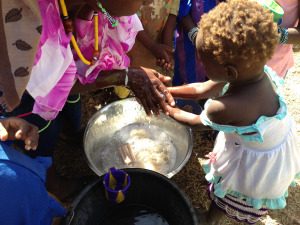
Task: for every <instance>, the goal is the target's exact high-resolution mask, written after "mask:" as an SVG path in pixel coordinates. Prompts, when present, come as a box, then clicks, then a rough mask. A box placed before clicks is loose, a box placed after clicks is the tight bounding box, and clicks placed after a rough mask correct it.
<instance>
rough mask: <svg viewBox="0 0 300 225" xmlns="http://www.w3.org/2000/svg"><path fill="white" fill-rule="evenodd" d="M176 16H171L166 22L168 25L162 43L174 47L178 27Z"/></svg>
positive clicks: (164, 30)
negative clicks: (173, 42)
mask: <svg viewBox="0 0 300 225" xmlns="http://www.w3.org/2000/svg"><path fill="white" fill-rule="evenodd" d="M176 18H177V17H176V16H175V15H173V14H170V15H169V17H168V20H167V22H166V25H165V27H164V29H163V32H162V43H163V44H166V45H169V46H172V41H173V35H174V31H175V27H176Z"/></svg>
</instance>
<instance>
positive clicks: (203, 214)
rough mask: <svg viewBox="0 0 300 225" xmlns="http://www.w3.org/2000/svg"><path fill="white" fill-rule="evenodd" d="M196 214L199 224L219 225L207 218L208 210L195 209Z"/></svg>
mask: <svg viewBox="0 0 300 225" xmlns="http://www.w3.org/2000/svg"><path fill="white" fill-rule="evenodd" d="M195 212H196V216H197V219H198V222H199V225H220V223H218V222H214V221H210V220H209V218H208V211H204V210H200V209H195Z"/></svg>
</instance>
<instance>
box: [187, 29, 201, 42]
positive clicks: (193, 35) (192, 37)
mask: <svg viewBox="0 0 300 225" xmlns="http://www.w3.org/2000/svg"><path fill="white" fill-rule="evenodd" d="M198 31H199V28H198V27H194V28H192V29H191V30H190V31H189V33H188V37H189V39H190V40H191V42H192V43H193V45H195V39H196V37H197V34H198Z"/></svg>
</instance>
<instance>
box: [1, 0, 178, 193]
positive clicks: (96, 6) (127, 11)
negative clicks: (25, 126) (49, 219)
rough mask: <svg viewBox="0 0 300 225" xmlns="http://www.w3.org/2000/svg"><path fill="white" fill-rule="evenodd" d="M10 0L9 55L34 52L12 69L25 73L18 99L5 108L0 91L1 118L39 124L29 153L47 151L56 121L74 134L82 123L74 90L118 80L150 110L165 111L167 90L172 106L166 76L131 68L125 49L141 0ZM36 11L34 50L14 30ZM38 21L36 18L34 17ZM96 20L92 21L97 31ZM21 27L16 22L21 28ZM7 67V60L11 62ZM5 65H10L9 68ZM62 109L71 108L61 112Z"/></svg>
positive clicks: (6, 26)
mask: <svg viewBox="0 0 300 225" xmlns="http://www.w3.org/2000/svg"><path fill="white" fill-rule="evenodd" d="M15 1H16V0H14V2H15ZM16 2H17V3H18V4H21V5H18V7H12V6H11V7H10V4H3V5H2V6H4V5H5V7H2V8H0V10H1V13H2V15H3V17H1V18H5V19H4V20H3V21H0V22H2V24H4V28H3V26H0V29H2V30H5V32H0V33H1V35H3V34H8V33H9V31H14V32H15V33H17V35H16V34H15V35H11V36H10V37H6V45H7V46H6V47H7V49H8V50H7V55H8V56H10V55H11V54H12V53H15V55H16V57H17V58H21V59H30V57H29V55H26V53H27V52H30V51H31V52H32V51H33V50H34V51H36V54H34V57H35V58H33V59H32V64H33V66H32V67H30V66H28V65H26V66H23V67H22V68H25V70H24V69H23V70H16V71H15V70H12V71H14V72H11V74H14V75H15V77H16V74H17V75H18V77H21V76H22V79H24V77H30V78H29V79H28V80H26V82H28V83H26V84H27V86H26V91H27V93H25V94H23V95H19V98H20V96H21V97H22V99H21V103H20V104H19V105H18V106H17V107H15V105H16V104H15V102H16V101H14V105H13V106H11V104H10V102H11V101H9V100H8V97H9V96H8V91H7V93H6V90H5V89H0V91H2V92H3V95H2V96H1V97H0V104H1V107H0V110H1V111H2V115H3V116H5V117H10V116H18V117H22V118H23V119H25V120H27V121H28V122H30V123H32V124H34V125H36V126H37V127H38V129H39V135H40V137H39V144H38V148H37V149H36V150H35V151H32V150H31V151H26V154H27V155H29V156H30V157H37V156H52V155H53V151H54V148H55V143H56V140H57V138H58V135H59V134H60V132H61V129H62V122H61V121H62V119H67V120H69V121H68V122H69V123H71V125H72V128H73V131H74V133H75V132H77V131H78V130H79V129H80V125H81V105H80V96H79V93H82V92H85V91H94V90H98V89H101V88H106V87H112V86H116V85H117V86H127V87H129V88H130V89H131V90H132V92H133V93H134V94H135V96H136V97H137V98H138V99H139V101H140V102H141V104H142V105H143V106H144V108H145V111H146V113H147V114H148V115H151V114H152V113H153V114H156V115H158V114H159V110H158V108H159V107H160V108H161V109H162V111H163V112H164V113H165V114H166V115H167V114H168V110H167V106H166V101H165V100H164V98H163V97H162V95H161V94H160V93H159V92H161V93H163V94H164V95H165V97H166V99H167V101H168V102H169V103H170V104H172V105H174V104H175V102H174V100H173V98H172V96H171V94H170V93H169V91H168V90H167V88H166V87H165V86H164V85H163V83H162V82H166V81H170V80H171V78H169V77H164V76H163V75H161V74H159V73H157V72H156V71H154V70H152V69H148V68H143V67H138V68H129V66H130V60H129V58H128V57H127V55H126V52H128V51H129V50H130V49H131V47H132V46H133V44H134V42H135V37H136V34H137V33H138V31H140V30H141V29H142V26H141V24H140V21H139V19H138V17H137V16H136V15H135V12H137V11H138V10H139V8H140V7H141V5H142V2H143V1H142V0H98V1H97V0H65V1H62V0H37V3H38V7H37V10H36V8H32V7H30V4H29V3H28V2H32V1H29V0H23V1H16ZM26 2H27V3H26ZM64 3H65V6H66V11H67V14H68V16H69V17H68V18H64V17H63V16H62V14H64V13H65V12H64V10H62V9H63V7H62V6H64ZM22 4H23V5H22ZM35 4H36V2H35ZM37 11H39V12H40V13H37ZM94 12H95V13H94ZM34 13H35V14H36V18H40V20H38V19H35V20H34V21H33V20H32V19H31V20H32V21H30V18H29V20H28V21H27V25H33V24H34V26H35V27H32V28H31V30H30V32H28V33H29V34H28V36H30V35H32V36H35V37H36V36H37V35H36V34H38V35H39V36H40V38H37V39H40V41H39V45H38V46H37V47H36V48H34V45H29V44H28V43H29V42H26V41H27V40H30V39H31V38H27V37H26V38H27V39H26V41H24V40H25V37H23V36H22V34H23V33H24V32H23V30H22V29H20V32H19V33H18V32H17V29H19V28H18V27H20V24H21V22H22V21H23V19H25V18H27V17H29V15H31V14H34ZM97 14H98V15H97ZM68 19H69V20H68ZM36 21H40V22H41V23H40V24H35V23H33V22H36ZM64 21H65V23H64ZM66 21H67V22H66ZM95 23H97V25H98V26H96V27H97V29H96V28H95V26H94V24H95ZM0 25H1V23H0ZM27 25H22V28H23V27H27ZM64 25H65V26H64ZM71 25H72V26H71ZM116 25H117V26H116ZM28 29H29V28H28ZM21 30H22V32H21ZM25 30H26V29H25ZM72 30H73V35H74V37H75V39H76V42H77V45H78V47H79V50H80V51H79V52H81V53H80V54H82V55H83V57H84V58H85V59H86V60H88V61H89V60H91V59H93V63H92V64H91V65H86V64H85V63H83V62H82V60H81V59H80V57H79V55H78V54H77V51H75V50H74V48H73V47H74V46H73V44H71V37H72V34H71V33H69V32H70V31H72ZM97 30H98V33H97V34H96V31H97ZM96 35H97V36H96ZM95 37H98V38H95ZM96 39H97V41H98V44H97V48H96V46H95V42H96ZM1 40H5V39H1ZM1 43H2V42H1ZM36 49H37V50H36ZM95 50H97V52H98V53H97V54H96V55H95V54H94V53H93V51H95ZM8 53H9V54H8ZM16 57H15V58H16ZM7 58H8V57H7ZM29 61H30V60H29ZM14 62H15V61H14V60H13V59H12V58H10V64H11V65H13V64H14ZM3 65H4V64H1V65H0V67H1V68H2V66H3ZM6 65H9V62H8V63H7V64H6ZM1 68H0V69H1ZM11 68H12V69H13V67H12V66H11ZM0 71H1V70H0ZM2 71H4V70H2ZM16 72H18V73H16ZM21 72H23V73H21ZM15 77H14V78H15ZM0 78H3V79H1V80H0V81H1V82H0V83H2V80H3V81H5V80H7V76H6V74H4V73H0ZM12 80H13V79H12ZM13 82H15V87H16V89H19V88H18V87H19V86H18V83H17V81H16V79H15V81H12V83H13ZM24 83H25V82H23V83H22V84H23V86H24ZM24 89H25V88H24ZM8 90H9V89H8ZM22 91H24V90H22ZM15 99H16V98H15ZM2 103H3V104H2ZM158 106H159V107H158ZM70 108H71V110H70ZM66 109H67V111H69V112H70V111H71V113H69V112H67V113H65V111H66ZM65 115H67V117H66V116H65ZM81 138H82V137H81ZM15 144H16V145H17V146H19V147H20V148H21V149H24V147H25V146H24V143H18V142H16V143H15ZM65 189H68V188H65ZM62 197H63V196H62Z"/></svg>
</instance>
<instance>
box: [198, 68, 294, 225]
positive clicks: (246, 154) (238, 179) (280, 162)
mask: <svg viewBox="0 0 300 225" xmlns="http://www.w3.org/2000/svg"><path fill="white" fill-rule="evenodd" d="M265 71H266V73H267V74H268V75H269V76H270V77H271V78H272V79H273V81H274V83H275V84H276V86H277V87H278V89H277V93H278V97H279V101H280V108H279V110H278V112H277V114H276V115H275V116H273V117H265V116H261V117H260V118H259V119H258V120H257V122H256V123H255V124H253V125H251V126H245V127H234V126H225V125H218V124H214V123H212V122H211V121H210V120H209V119H208V118H207V116H206V110H207V106H208V104H209V103H210V102H211V100H208V101H207V103H206V105H205V110H204V111H203V112H202V113H201V116H200V117H201V121H202V122H203V124H205V125H207V126H211V127H212V128H213V129H215V130H219V131H220V132H219V134H218V136H217V139H216V142H215V147H214V149H213V154H211V155H212V156H213V158H212V159H210V160H208V161H207V162H206V164H205V165H203V168H204V170H205V172H206V179H207V180H208V181H209V182H212V183H213V187H211V188H210V191H211V192H212V193H210V197H211V198H212V200H213V201H214V202H215V203H216V204H217V206H218V207H220V208H221V209H222V210H224V211H225V213H226V214H227V215H228V216H231V217H235V219H237V220H239V221H243V222H248V223H254V222H255V221H254V220H255V219H254V217H255V218H256V217H257V216H258V215H257V214H261V215H262V213H261V212H260V213H259V212H258V211H255V209H257V210H259V209H263V211H266V210H267V209H280V208H284V207H285V205H286V200H285V197H287V195H288V188H289V186H290V185H292V186H294V185H295V183H294V179H296V178H299V177H300V150H299V147H298V145H297V133H296V129H295V123H294V121H293V118H292V117H291V115H290V113H289V112H288V110H287V106H286V104H285V102H284V101H283V97H282V96H281V93H280V88H279V87H280V86H281V85H282V84H283V80H282V79H280V78H279V77H278V76H277V75H276V73H275V72H273V71H272V70H271V69H270V68H269V67H267V66H265ZM250 132H251V133H254V134H251V135H247V134H246V133H250ZM226 196H227V197H229V198H230V199H229V200H228V199H226V198H225V197H226ZM232 197H234V199H233V198H232ZM240 200H243V202H244V203H245V205H244V206H243V207H242V206H241V205H240V204H242V201H240ZM229 202H230V203H229ZM228 205H229V206H228ZM232 205H234V207H233V208H234V209H235V210H233V209H232V207H231V206H232ZM247 206H251V209H250V208H248V209H245V207H246V208H247ZM230 207H231V209H230ZM241 209H242V211H243V213H241V212H238V211H241ZM250 214H253V215H252V216H253V218H251V219H250V221H249V217H251V216H249V215H250ZM261 215H260V216H261ZM245 217H248V221H245ZM257 220H258V219H257Z"/></svg>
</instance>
